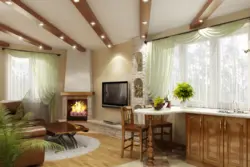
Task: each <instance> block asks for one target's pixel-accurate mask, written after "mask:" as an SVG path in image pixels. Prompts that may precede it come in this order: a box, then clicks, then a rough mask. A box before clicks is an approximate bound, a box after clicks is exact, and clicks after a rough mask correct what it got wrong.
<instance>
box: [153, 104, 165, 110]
mask: <svg viewBox="0 0 250 167" xmlns="http://www.w3.org/2000/svg"><path fill="white" fill-rule="evenodd" d="M164 104H165V103H161V104H157V106H154V103H153V104H152V106H153V107H154V109H155V110H161V109H162V107H163V106H164Z"/></svg>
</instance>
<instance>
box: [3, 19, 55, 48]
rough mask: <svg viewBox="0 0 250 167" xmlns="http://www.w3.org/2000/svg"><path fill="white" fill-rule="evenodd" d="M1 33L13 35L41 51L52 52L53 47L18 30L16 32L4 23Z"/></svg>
mask: <svg viewBox="0 0 250 167" xmlns="http://www.w3.org/2000/svg"><path fill="white" fill-rule="evenodd" d="M0 31H2V32H4V33H6V34H9V35H12V36H14V37H16V38H18V39H19V40H22V41H24V42H28V43H30V44H32V45H34V46H37V47H38V48H39V49H45V50H52V47H50V46H48V45H46V44H44V43H42V42H40V41H38V40H36V39H34V38H32V37H30V36H28V35H25V34H24V33H22V32H20V31H18V30H15V29H13V28H11V27H9V26H7V25H4V24H2V23H0Z"/></svg>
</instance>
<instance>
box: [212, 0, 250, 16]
mask: <svg viewBox="0 0 250 167" xmlns="http://www.w3.org/2000/svg"><path fill="white" fill-rule="evenodd" d="M248 8H250V0H224V2H223V3H222V4H221V5H220V6H219V7H218V9H217V10H216V11H215V12H214V13H213V14H212V15H211V17H210V18H209V19H211V18H215V17H218V16H224V15H227V14H230V13H233V12H237V11H241V10H244V9H248Z"/></svg>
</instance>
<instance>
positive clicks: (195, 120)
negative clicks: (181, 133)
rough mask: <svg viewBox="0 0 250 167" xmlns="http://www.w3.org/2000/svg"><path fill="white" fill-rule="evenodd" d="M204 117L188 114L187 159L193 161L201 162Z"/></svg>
mask: <svg viewBox="0 0 250 167" xmlns="http://www.w3.org/2000/svg"><path fill="white" fill-rule="evenodd" d="M202 121H203V116H202V115H196V114H188V115H187V116H186V123H187V125H186V128H187V129H186V131H187V132H186V133H187V157H188V159H191V160H196V161H201V160H202V159H203V155H202V154H203V153H202V145H203V144H202V140H203V138H202V137H203V128H202Z"/></svg>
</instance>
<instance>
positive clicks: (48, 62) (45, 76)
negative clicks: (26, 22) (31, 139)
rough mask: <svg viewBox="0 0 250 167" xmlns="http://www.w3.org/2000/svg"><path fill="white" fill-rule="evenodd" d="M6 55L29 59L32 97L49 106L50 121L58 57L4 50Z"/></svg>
mask: <svg viewBox="0 0 250 167" xmlns="http://www.w3.org/2000/svg"><path fill="white" fill-rule="evenodd" d="M6 52H7V54H10V55H11V56H14V57H18V58H29V60H30V65H31V69H32V70H31V76H32V77H31V80H32V81H31V88H30V91H31V92H32V93H31V94H32V96H33V97H34V98H39V100H40V101H41V102H42V103H43V104H45V105H48V106H49V110H50V111H49V112H50V120H53V119H54V118H55V114H56V105H55V101H56V93H57V92H58V91H57V87H58V65H59V64H58V62H59V58H58V56H55V55H54V54H49V53H35V52H22V51H15V50H9V49H6Z"/></svg>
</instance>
